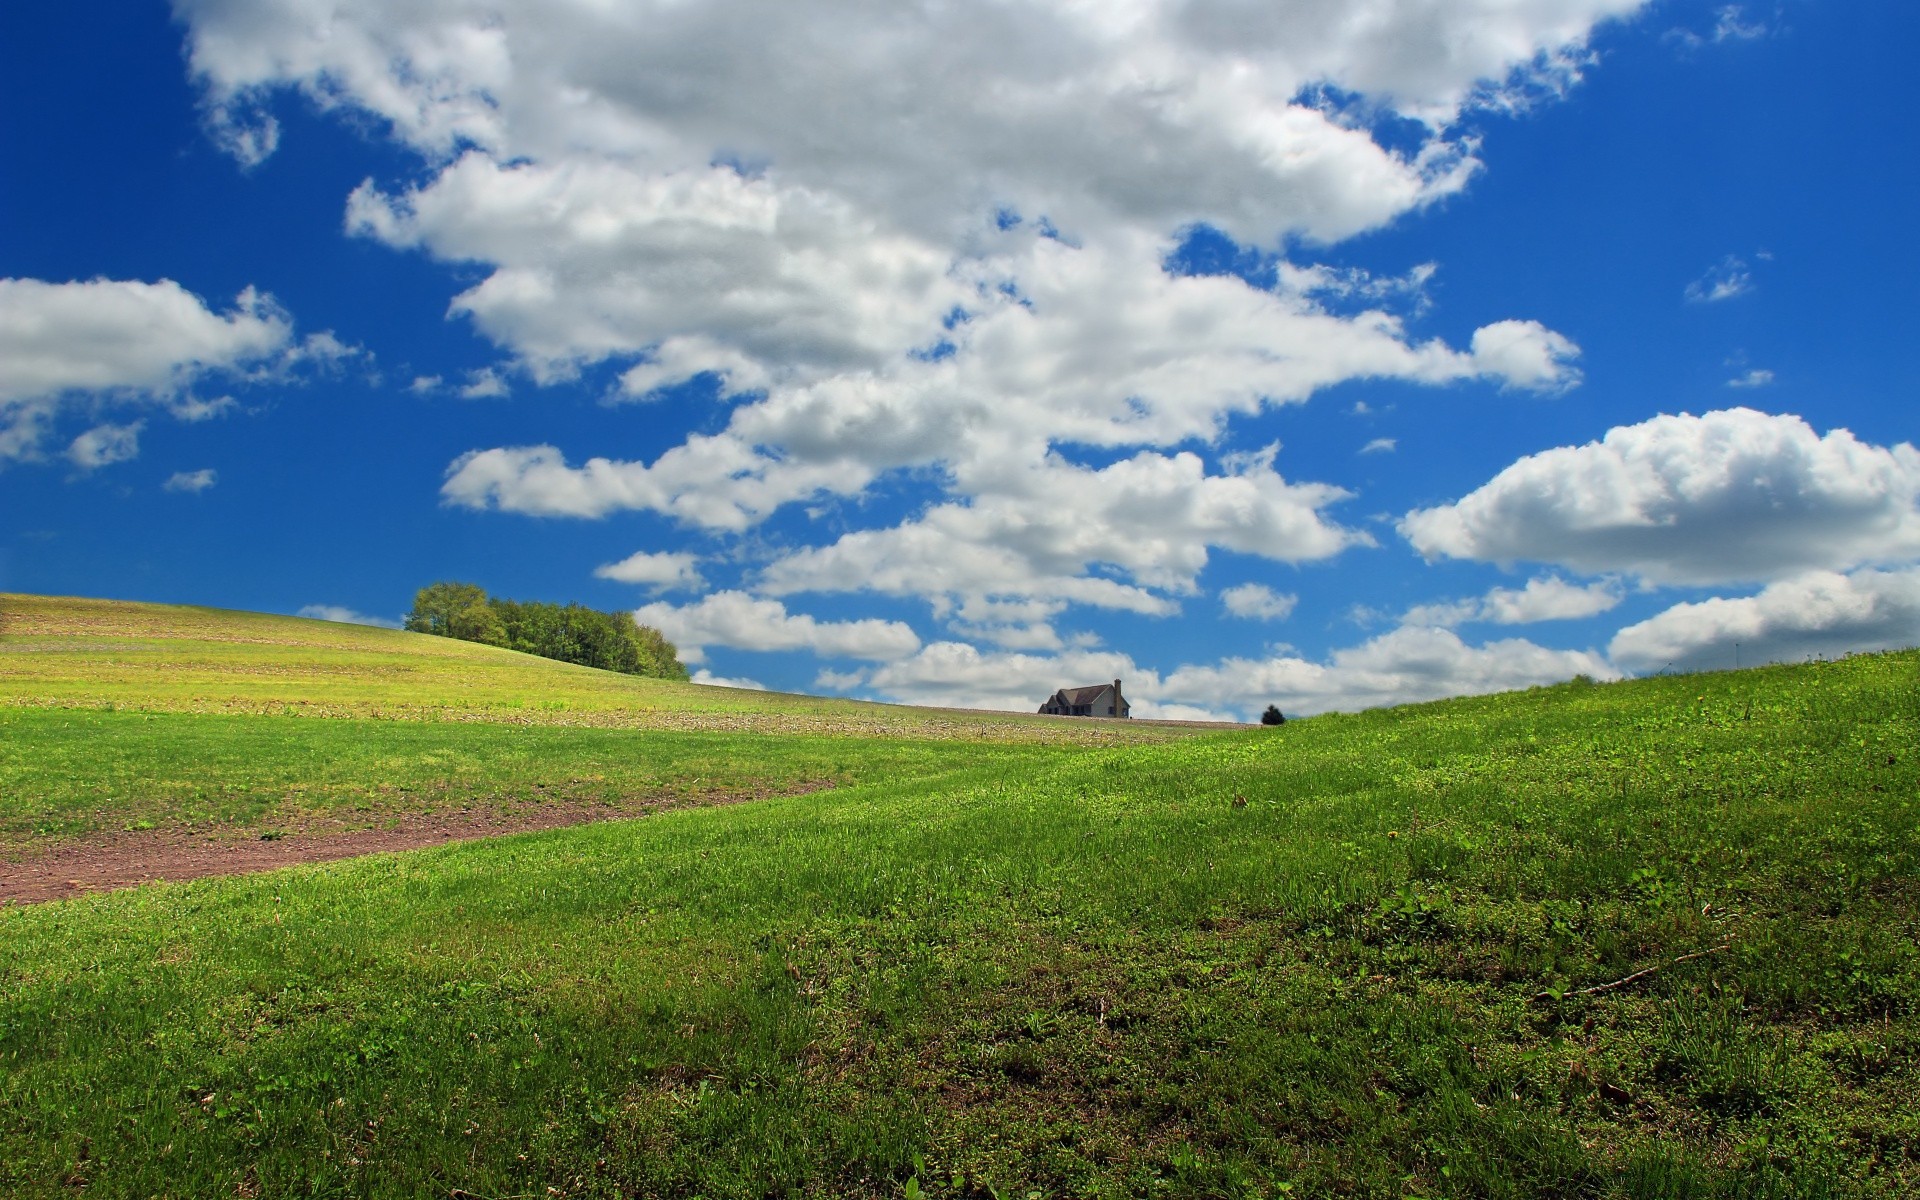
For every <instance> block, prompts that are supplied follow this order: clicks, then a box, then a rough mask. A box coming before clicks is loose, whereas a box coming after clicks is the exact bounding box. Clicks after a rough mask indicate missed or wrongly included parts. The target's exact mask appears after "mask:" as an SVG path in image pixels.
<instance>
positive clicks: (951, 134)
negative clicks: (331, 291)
mask: <svg viewBox="0 0 1920 1200" xmlns="http://www.w3.org/2000/svg"><path fill="white" fill-rule="evenodd" d="M1643 6H1644V0H1534V2H1532V3H1528V4H1524V5H1516V4H1513V3H1511V2H1510V0H1448V2H1446V3H1443V4H1440V5H1421V6H1420V11H1419V13H1418V14H1417V16H1418V18H1419V19H1411V18H1410V16H1409V14H1408V13H1407V12H1405V11H1404V10H1405V9H1406V8H1407V5H1406V3H1405V0H1356V2H1355V3H1349V4H1345V5H1341V6H1337V7H1336V6H1326V5H1287V6H1281V7H1270V6H1255V5H1249V4H1245V3H1241V2H1240V0H1200V2H1193V0H1158V2H1151V3H1145V4H1138V5H1130V6H1127V7H1125V8H1123V9H1110V8H1105V7H1100V6H1092V7H1089V6H1062V5H1043V4H1027V3H1023V4H1010V5H1000V6H995V7H992V8H989V9H984V10H983V9H978V8H974V7H962V8H950V7H945V6H925V5H914V6H906V7H901V8H897V9H891V10H887V11H886V12H884V13H880V12H876V10H874V9H872V8H871V7H870V6H865V5H859V4H852V3H845V2H832V0H814V2H811V3H795V2H793V0H780V2H774V0H736V2H733V3H716V4H700V5H685V4H678V3H673V2H671V0H652V2H650V3H638V4H629V5H619V6H601V5H595V6H570V7H567V8H564V9H555V8H553V7H552V6H551V5H544V4H539V3H537V2H535V0H493V2H492V3H488V4H486V5H484V6H479V5H473V4H468V3H462V2H460V0H439V2H434V0H423V2H421V3H412V4H406V5H393V4H385V3H376V2H375V0H262V2H260V3H255V4H248V5H244V6H235V5H231V4H226V3H220V2H218V0H182V3H181V4H180V5H179V6H178V12H179V14H180V16H181V18H182V19H183V20H184V21H185V22H186V23H187V25H188V41H189V47H190V54H191V60H192V66H193V69H194V72H195V74H196V75H197V76H198V77H199V78H200V80H201V81H202V83H203V86H204V87H205V88H206V90H207V93H208V96H209V99H210V101H211V107H212V111H213V112H214V113H215V114H217V115H218V116H219V117H220V118H221V119H224V120H226V121H227V122H228V124H229V125H230V126H232V127H234V128H238V129H245V130H253V131H263V132H261V133H258V134H256V135H254V137H253V141H252V143H251V146H250V148H249V149H248V150H247V154H248V155H249V156H250V157H258V156H259V155H260V154H263V153H265V152H268V150H269V149H270V147H271V145H272V144H273V138H272V136H270V135H267V134H265V133H264V129H265V126H264V125H263V123H262V122H261V121H260V120H259V119H258V118H257V117H254V116H253V115H252V114H254V113H256V112H258V111H259V98H260V96H261V95H262V94H263V93H264V92H265V91H266V90H268V89H271V88H275V87H294V88H299V89H301V90H303V91H304V92H306V93H307V95H308V96H309V97H311V98H312V99H313V100H314V101H316V102H317V103H319V104H321V105H323V106H327V107H341V106H350V107H353V108H357V109H360V110H363V111H365V112H369V113H371V114H373V115H375V116H377V117H379V118H381V119H383V120H384V121H385V122H386V123H387V126H388V128H390V129H391V130H392V132H393V134H394V135H395V136H396V137H398V138H399V139H401V140H402V141H404V142H406V143H407V144H409V145H411V146H413V147H415V148H416V149H418V150H419V151H421V152H422V153H423V154H425V155H427V156H428V157H429V158H431V159H435V160H445V159H448V158H451V157H452V156H453V155H454V154H455V153H456V152H457V150H458V149H459V148H461V147H463V146H470V147H474V148H477V149H479V150H481V151H483V152H485V153H486V154H488V155H489V156H491V157H493V158H494V159H495V160H497V161H501V162H507V161H522V160H528V161H553V160H558V159H562V158H566V157H569V156H583V155H592V156H596V157H603V158H617V159H623V160H630V161H635V162H644V163H647V164H650V165H657V166H658V167H659V168H660V169H662V170H663V171H674V170H687V169H698V168H702V167H705V166H707V165H708V164H709V163H711V162H713V161H714V160H715V159H716V158H717V157H722V156H731V157H732V158H733V159H734V160H735V161H738V162H742V163H747V164H760V163H764V164H769V173H771V172H772V171H777V172H779V173H780V174H781V175H783V176H786V177H788V178H790V179H792V180H793V181H794V182H795V183H797V184H798V185H800V186H807V187H820V186H823V185H824V186H829V187H831V188H834V189H837V190H839V191H841V192H843V193H845V194H847V195H848V196H850V197H851V198H852V199H854V200H855V201H856V202H857V203H858V204H859V205H860V206H861V207H863V208H866V209H869V210H885V211H889V212H893V213H896V214H899V216H900V217H902V218H904V219H908V220H911V221H912V222H913V223H915V224H917V225H920V226H924V227H933V228H945V227H946V225H947V223H949V222H950V221H951V219H952V211H953V209H954V207H955V206H964V207H965V208H967V209H969V210H971V209H976V208H978V207H979V206H980V205H981V204H982V203H983V202H985V203H988V204H992V203H1006V204H1010V205H1012V206H1014V207H1016V208H1018V209H1020V210H1022V211H1033V212H1046V213H1049V214H1050V215H1052V216H1053V217H1054V219H1055V220H1056V222H1058V223H1060V225H1061V226H1062V227H1063V228H1073V227H1077V226H1080V225H1082V224H1091V223H1093V222H1095V221H1103V220H1104V221H1112V220H1131V221H1144V222H1148V223H1151V224H1154V225H1156V226H1159V227H1162V228H1168V227H1172V226H1175V225H1178V224H1180V223H1182V222H1183V221H1186V220H1189V219H1192V218H1193V217H1194V216H1196V215H1203V214H1208V213H1217V214H1221V215H1223V216H1224V217H1226V218H1228V219H1229V220H1230V221H1231V228H1232V230H1233V232H1235V233H1236V234H1237V235H1240V236H1243V237H1247V238H1251V239H1254V240H1259V241H1266V240H1268V239H1270V238H1272V237H1273V236H1274V235H1275V234H1276V233H1278V232H1280V231H1283V230H1294V231H1298V232H1301V233H1304V234H1307V235H1309V236H1311V237H1315V238H1319V239H1332V238H1338V237H1343V236H1346V235H1348V234H1351V233H1354V232H1357V231H1359V230H1361V229H1365V228H1368V227H1372V226H1376V225H1379V224H1381V223H1383V222H1385V221H1387V220H1390V219H1392V217H1394V216H1395V215H1397V214H1399V213H1401V212H1404V211H1406V210H1407V209H1408V208H1411V207H1414V206H1417V205H1419V204H1421V203H1424V202H1426V201H1428V200H1430V199H1431V198H1432V197H1433V196H1435V195H1440V194H1446V193H1447V192H1449V191H1451V190H1454V189H1455V188H1457V187H1458V186H1459V182H1460V177H1461V176H1462V175H1463V174H1464V173H1465V171H1466V170H1468V169H1470V166H1471V161H1472V160H1471V158H1470V154H1469V149H1468V147H1467V145H1466V144H1464V143H1463V142H1461V141H1460V140H1458V139H1456V138H1450V137H1448V136H1446V126H1447V124H1448V122H1449V121H1450V120H1451V119H1452V117H1453V116H1454V115H1455V114H1457V113H1458V112H1459V111H1460V110H1461V108H1462V107H1463V106H1465V105H1468V104H1470V103H1473V102H1474V101H1475V100H1476V98H1484V97H1485V96H1486V95H1487V94H1488V85H1489V83H1492V84H1494V85H1496V86H1497V85H1500V84H1503V83H1506V82H1508V81H1510V80H1511V79H1512V77H1513V76H1514V75H1515V73H1516V72H1519V73H1522V74H1525V73H1527V72H1529V71H1530V70H1533V69H1535V68H1537V67H1538V66H1539V65H1541V64H1543V63H1554V62H1557V63H1558V64H1560V65H1561V66H1562V69H1563V71H1564V69H1565V66H1566V64H1570V63H1574V62H1577V61H1578V58H1579V56H1580V50H1581V48H1582V46H1583V45H1584V43H1585V40H1586V38H1587V36H1588V34H1589V33H1590V31H1591V30H1592V28H1593V27H1594V25H1595V24H1596V23H1598V22H1599V21H1601V20H1604V19H1607V18H1609V17H1616V16H1623V15H1626V14H1629V13H1632V12H1634V11H1636V10H1638V9H1640V8H1641V7H1643ZM848 80H860V81H861V86H859V87H849V86H847V81H848ZM1321 83H1326V84H1331V85H1333V86H1334V87H1335V88H1338V89H1341V90H1344V91H1347V92H1352V93H1359V94H1365V95H1367V96H1369V97H1374V98H1376V99H1377V102H1378V103H1381V104H1383V105H1385V106H1387V107H1389V108H1391V109H1395V110H1398V111H1400V112H1402V113H1405V114H1408V115H1412V116H1415V117H1417V118H1420V119H1422V120H1424V121H1426V122H1427V124H1428V127H1429V129H1431V130H1432V133H1431V134H1430V135H1429V137H1428V139H1427V141H1426V143H1425V145H1424V146H1423V147H1422V148H1421V149H1419V150H1417V151H1415V152H1413V153H1396V152H1394V151H1391V150H1388V149H1387V148H1385V147H1383V146H1381V145H1379V144H1377V143H1376V142H1375V141H1374V140H1373V139H1372V138H1371V137H1370V136H1369V135H1368V133H1367V132H1366V131H1365V130H1364V128H1358V127H1356V123H1354V122H1351V121H1349V120H1346V119H1344V116H1345V114H1342V113H1339V112H1335V111H1326V110H1323V109H1322V108H1319V107H1314V106H1312V105H1310V104H1307V103H1305V102H1302V101H1301V100H1299V99H1298V97H1300V96H1301V95H1302V93H1303V92H1304V91H1305V90H1306V89H1307V88H1309V87H1310V86H1311V85H1315V84H1321ZM229 144H232V141H231V140H230V141H229ZM955 180H960V181H963V182H962V183H961V185H960V186H958V187H956V186H955V185H954V181H955Z"/></svg>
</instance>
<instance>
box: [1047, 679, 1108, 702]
mask: <svg viewBox="0 0 1920 1200" xmlns="http://www.w3.org/2000/svg"><path fill="white" fill-rule="evenodd" d="M1112 690H1113V685H1112V684H1110V683H1096V684H1094V685H1093V686H1092V687H1081V688H1061V689H1060V691H1059V693H1058V695H1059V697H1060V699H1061V700H1062V701H1064V702H1065V703H1067V704H1092V703H1093V702H1094V701H1095V700H1098V699H1099V698H1100V693H1102V692H1110V691H1112Z"/></svg>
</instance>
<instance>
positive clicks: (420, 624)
mask: <svg viewBox="0 0 1920 1200" xmlns="http://www.w3.org/2000/svg"><path fill="white" fill-rule="evenodd" d="M486 603H487V593H486V590H485V589H483V588H482V587H480V586H479V585H478V584H473V583H450V582H443V583H435V584H430V585H428V586H427V587H423V588H421V589H420V590H419V591H418V592H415V593H414V596H413V611H412V612H410V613H408V614H407V628H408V629H411V630H413V631H414V632H415V633H437V634H439V635H440V636H441V637H458V636H460V635H458V634H456V633H454V632H453V619H454V616H455V614H457V613H462V612H465V611H466V610H467V609H469V608H472V607H473V606H474V605H476V604H478V605H481V606H485V604H486Z"/></svg>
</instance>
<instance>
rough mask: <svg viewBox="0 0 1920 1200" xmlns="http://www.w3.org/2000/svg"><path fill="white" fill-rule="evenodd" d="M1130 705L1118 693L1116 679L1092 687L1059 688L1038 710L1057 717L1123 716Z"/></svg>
mask: <svg viewBox="0 0 1920 1200" xmlns="http://www.w3.org/2000/svg"><path fill="white" fill-rule="evenodd" d="M1132 707H1133V706H1132V705H1130V704H1128V703H1127V698H1126V697H1125V696H1122V695H1121V694H1120V681H1119V680H1118V679H1116V680H1114V681H1113V682H1112V683H1098V684H1095V685H1094V686H1092V687H1080V688H1061V689H1060V690H1059V691H1057V692H1055V693H1054V694H1053V695H1051V696H1048V697H1047V702H1046V703H1045V704H1042V705H1041V706H1040V711H1041V712H1043V713H1051V714H1053V715H1054V716H1057V717H1124V716H1127V715H1129V714H1130V713H1131V711H1132Z"/></svg>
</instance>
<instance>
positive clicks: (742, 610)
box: [633, 591, 920, 663]
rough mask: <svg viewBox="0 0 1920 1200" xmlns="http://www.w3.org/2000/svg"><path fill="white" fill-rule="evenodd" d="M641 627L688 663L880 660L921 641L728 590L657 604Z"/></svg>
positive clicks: (887, 626) (898, 626) (890, 624)
mask: <svg viewBox="0 0 1920 1200" xmlns="http://www.w3.org/2000/svg"><path fill="white" fill-rule="evenodd" d="M633 618H634V620H636V621H638V622H640V623H641V624H642V625H651V626H653V627H654V628H655V629H658V630H659V631H660V632H662V633H664V634H666V635H667V640H668V641H671V642H672V643H673V644H674V645H675V646H676V647H678V648H679V649H680V652H681V653H680V657H681V658H682V659H683V660H684V661H687V662H695V663H697V662H702V661H704V660H705V658H706V649H705V648H706V647H708V646H728V647H732V648H734V649H737V650H811V651H812V652H813V653H815V654H818V655H820V656H822V657H824V658H864V659H872V660H876V661H882V662H884V661H886V660H889V659H898V658H904V657H906V656H907V655H909V654H912V653H913V652H914V651H915V650H917V649H919V648H920V638H919V637H918V635H916V634H915V633H914V632H913V630H912V629H911V628H910V627H908V626H907V625H905V624H903V623H902V622H899V621H881V620H872V619H869V620H862V621H818V620H815V619H814V618H813V617H811V616H809V615H807V614H806V613H789V612H788V611H787V609H786V606H785V605H784V604H782V603H780V602H779V601H778V600H767V599H763V598H759V597H754V596H749V595H747V594H746V593H745V592H735V591H724V592H714V593H713V594H711V595H708V596H703V597H702V598H701V599H700V600H699V601H697V602H696V603H693V604H688V605H684V606H677V605H672V604H667V603H664V602H655V603H653V604H647V605H643V606H641V607H640V608H639V609H637V610H635V612H634V614H633Z"/></svg>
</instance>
